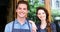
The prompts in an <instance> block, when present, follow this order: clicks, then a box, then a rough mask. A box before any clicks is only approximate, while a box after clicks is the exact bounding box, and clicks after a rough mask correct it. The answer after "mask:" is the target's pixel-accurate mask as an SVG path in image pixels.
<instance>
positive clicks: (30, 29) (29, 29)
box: [27, 19, 31, 32]
mask: <svg viewBox="0 0 60 32" xmlns="http://www.w3.org/2000/svg"><path fill="white" fill-rule="evenodd" d="M27 22H28V27H29V32H31V28H30V25H29V20H28V19H27Z"/></svg>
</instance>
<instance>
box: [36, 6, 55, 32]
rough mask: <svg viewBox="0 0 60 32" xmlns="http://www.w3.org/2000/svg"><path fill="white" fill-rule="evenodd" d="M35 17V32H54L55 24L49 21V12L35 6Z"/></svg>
mask: <svg viewBox="0 0 60 32" xmlns="http://www.w3.org/2000/svg"><path fill="white" fill-rule="evenodd" d="M36 15H37V19H38V20H39V22H38V24H37V32H56V26H55V24H54V23H50V22H49V19H48V17H49V13H48V11H47V10H46V9H45V8H43V7H37V11H36Z"/></svg>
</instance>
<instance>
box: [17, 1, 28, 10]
mask: <svg viewBox="0 0 60 32" xmlns="http://www.w3.org/2000/svg"><path fill="white" fill-rule="evenodd" d="M19 4H26V5H27V9H28V10H29V8H28V6H29V4H28V2H27V1H19V2H18V3H17V5H16V9H17V8H18V5H19Z"/></svg>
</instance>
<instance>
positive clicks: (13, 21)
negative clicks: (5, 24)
mask: <svg viewBox="0 0 60 32" xmlns="http://www.w3.org/2000/svg"><path fill="white" fill-rule="evenodd" d="M14 23H15V21H13V24H12V32H13V29H14Z"/></svg>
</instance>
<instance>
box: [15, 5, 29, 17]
mask: <svg viewBox="0 0 60 32" xmlns="http://www.w3.org/2000/svg"><path fill="white" fill-rule="evenodd" d="M16 12H17V17H21V18H23V17H26V16H27V13H28V9H27V5H26V4H19V5H18V7H17V9H16Z"/></svg>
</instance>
